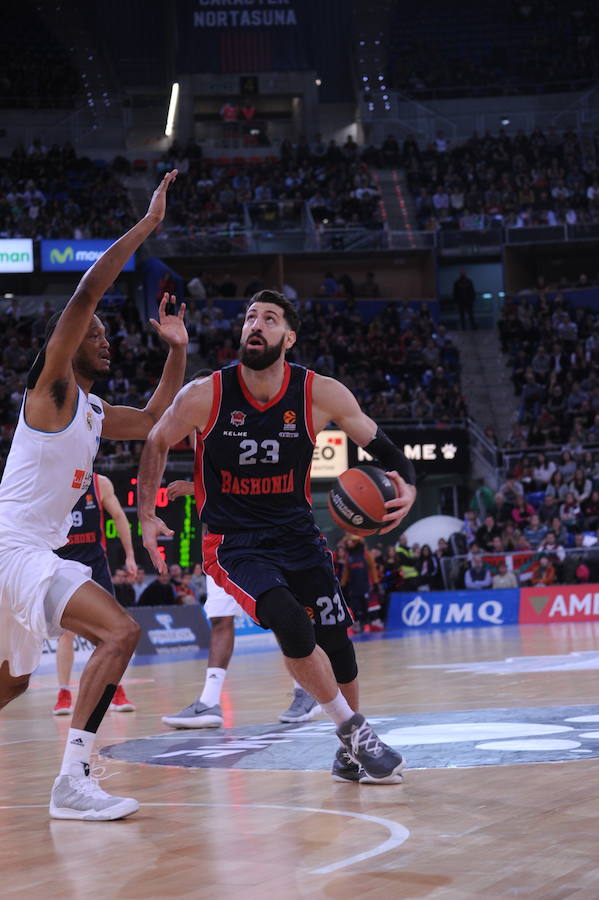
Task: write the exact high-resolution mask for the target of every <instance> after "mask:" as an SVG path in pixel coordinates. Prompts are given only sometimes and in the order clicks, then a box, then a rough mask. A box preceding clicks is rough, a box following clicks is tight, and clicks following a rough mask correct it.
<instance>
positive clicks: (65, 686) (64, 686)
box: [58, 684, 71, 693]
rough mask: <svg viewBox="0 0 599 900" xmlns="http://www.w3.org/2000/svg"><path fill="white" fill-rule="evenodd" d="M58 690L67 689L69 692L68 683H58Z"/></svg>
mask: <svg viewBox="0 0 599 900" xmlns="http://www.w3.org/2000/svg"><path fill="white" fill-rule="evenodd" d="M58 690H59V691H69V693H70V691H71V689H70V687H69V686H68V684H59V685H58Z"/></svg>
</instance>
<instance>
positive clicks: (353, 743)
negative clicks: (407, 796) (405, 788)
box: [337, 713, 404, 784]
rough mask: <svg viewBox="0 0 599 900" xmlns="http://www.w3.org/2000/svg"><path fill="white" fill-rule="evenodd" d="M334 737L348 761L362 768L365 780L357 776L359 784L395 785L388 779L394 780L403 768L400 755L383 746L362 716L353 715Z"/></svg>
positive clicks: (359, 714)
mask: <svg viewBox="0 0 599 900" xmlns="http://www.w3.org/2000/svg"><path fill="white" fill-rule="evenodd" d="M337 737H338V738H339V740H340V741H341V743H342V744H343V746H344V747H345V750H346V751H347V755H348V756H349V758H350V759H351V760H353V762H354V763H356V764H357V765H358V766H360V767H361V768H362V769H364V774H365V776H366V778H361V777H360V776H358V781H364V782H366V783H372V784H374V783H379V782H381V783H383V784H394V783H397V782H395V781H389V780H388V779H390V778H393V779H394V778H395V777H396V776H397V775H399V773H400V772H401V770H402V769H403V767H404V759H403V757H402V755H401V753H399V752H398V751H397V750H394V749H393V747H389V746H388V745H387V744H384V743H383V742H382V741H381V740H380V738H379V737H378V735H377V734H376V733H375V731H374V730H373V729H372V727H371V726H370V725H369V724H368V722H367V721H366V719H365V718H364V716H363V715H362V714H361V713H354V714H353V716H352V717H351V719H348V720H347V722H344V723H343V725H342V726H341V727H340V728H339V729H338V731H337Z"/></svg>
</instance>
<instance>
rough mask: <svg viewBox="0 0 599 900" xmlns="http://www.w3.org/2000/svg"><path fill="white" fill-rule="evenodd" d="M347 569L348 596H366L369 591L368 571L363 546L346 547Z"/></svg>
mask: <svg viewBox="0 0 599 900" xmlns="http://www.w3.org/2000/svg"><path fill="white" fill-rule="evenodd" d="M347 568H348V576H349V581H348V587H349V592H350V594H352V595H357V594H367V593H368V591H369V590H370V571H369V568H368V561H367V559H366V555H365V553H364V547H363V546H358V547H348V549H347Z"/></svg>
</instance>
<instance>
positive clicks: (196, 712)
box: [162, 697, 223, 728]
mask: <svg viewBox="0 0 599 900" xmlns="http://www.w3.org/2000/svg"><path fill="white" fill-rule="evenodd" d="M162 721H163V722H164V724H165V725H170V727H171V728H218V727H219V725H222V724H223V711H222V709H221V708H220V706H219V705H218V703H217V704H216V705H215V706H206V704H205V703H202V701H201V700H200V698H199V697H197V698H196V699H195V700H194V701H193V703H190V704H189V706H186V707H185V709H182V710H181V712H178V713H175V715H174V716H163V717H162Z"/></svg>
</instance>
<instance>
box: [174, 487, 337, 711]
mask: <svg viewBox="0 0 599 900" xmlns="http://www.w3.org/2000/svg"><path fill="white" fill-rule="evenodd" d="M166 492H167V496H168V499H169V500H171V501H172V500H175V499H176V498H177V497H183V496H184V495H186V494H193V492H194V488H193V481H172V482H171V483H170V484H169V485H168V486H167V489H166ZM204 612H205V613H206V616H207V617H208V619H210V649H209V650H208V667H207V669H206V679H205V681H204V687H203V690H202V693H201V694H200V695H199V696H198V697H196V699H195V700H194V701H193V703H190V704H189V706H186V707H185V708H184V709H182V710H181V712H178V713H175V714H174V715H172V716H163V717H162V721H163V722H164V724H165V725H170V726H171V727H172V728H218V727H219V726H220V725H222V724H223V713H222V709H221V706H220V697H221V693H222V689H223V685H224V682H225V677H226V675H227V669H228V667H229V663H230V662H231V657H232V655H233V648H234V646H235V616H241V615H243V610H242V608H241V607H240V606H239V604H238V603H237V602H236V601H235V600H234V599H233V597H231V595H230V594H227V592H226V591H225V590H223V588H222V587H219V586H218V584H216V582H215V581H214V579H213V578H211V577H210V575H206V603H205V604H204ZM319 712H320V705H319V704H318V703H317V702H316V700H315V699H314V697H311V696H310V694H308V692H307V691H305V690H304V689H303V687H301V685H299V684H297V682H296V683H295V685H294V692H293V701H292V703H291V706H290V707H289V709H288V710H286V711H285V712H284V713H281V715H280V716H279V719H280V720H281V722H309V721H310V720H311V719H313V718H314V717H315V716H317V715H318V713H319Z"/></svg>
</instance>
